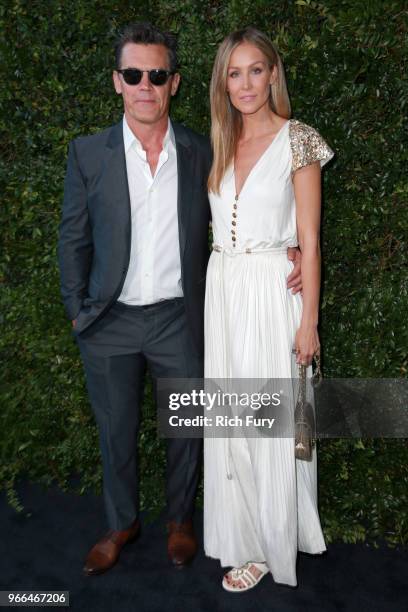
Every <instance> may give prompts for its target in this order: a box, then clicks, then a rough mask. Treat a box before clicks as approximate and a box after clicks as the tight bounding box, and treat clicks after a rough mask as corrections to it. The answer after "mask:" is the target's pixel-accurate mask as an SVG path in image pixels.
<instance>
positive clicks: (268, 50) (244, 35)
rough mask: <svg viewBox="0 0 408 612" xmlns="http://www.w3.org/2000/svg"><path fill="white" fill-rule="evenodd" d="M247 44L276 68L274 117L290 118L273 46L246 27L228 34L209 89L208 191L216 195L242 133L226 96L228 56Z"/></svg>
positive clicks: (272, 98) (272, 99)
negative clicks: (211, 157) (258, 50)
mask: <svg viewBox="0 0 408 612" xmlns="http://www.w3.org/2000/svg"><path fill="white" fill-rule="evenodd" d="M243 42H248V43H251V44H252V45H254V46H255V47H257V48H258V49H260V51H262V53H263V54H264V55H265V57H266V58H267V61H268V64H269V67H270V68H271V69H272V67H273V66H277V69H278V77H277V80H276V82H275V83H274V84H273V85H272V86H271V93H270V96H269V104H270V107H271V109H272V110H273V112H274V113H276V114H277V115H279V116H280V117H284V118H285V119H289V118H290V114H291V110H290V102H289V95H288V90H287V87H286V80H285V73H284V69H283V64H282V60H281V58H280V57H279V53H278V51H277V49H276V47H275V46H274V44H273V43H272V42H271V41H270V40H269V38H268V37H267V36H266V35H265V34H263V32H260V31H259V30H257V29H256V28H252V27H248V28H245V29H243V30H238V31H236V32H232V34H229V35H228V36H227V37H226V38H225V39H224V40H223V42H222V43H221V45H220V47H219V49H218V52H217V56H216V58H215V62H214V68H213V72H212V77H211V85H210V103H211V141H212V146H213V153H214V158H213V164H212V167H211V172H210V176H209V178H208V189H209V191H212V192H214V193H219V191H220V184H221V181H222V178H223V176H224V174H225V172H226V170H227V168H228V166H229V165H230V163H231V162H232V160H233V158H234V154H235V149H236V146H237V142H238V139H239V137H240V134H241V129H242V117H241V113H240V112H239V111H238V110H237V109H236V108H235V107H234V106H233V105H232V104H231V102H230V99H229V95H228V93H227V76H228V65H229V62H230V57H231V53H232V52H233V51H234V49H235V48H236V47H238V45H240V44H241V43H243Z"/></svg>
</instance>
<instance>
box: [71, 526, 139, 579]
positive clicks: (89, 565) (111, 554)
mask: <svg viewBox="0 0 408 612" xmlns="http://www.w3.org/2000/svg"><path fill="white" fill-rule="evenodd" d="M139 530H140V522H139V521H138V519H136V520H135V521H134V522H133V523H132V524H131V526H130V527H129V528H128V529H124V530H122V531H114V530H113V529H110V530H109V531H108V532H107V533H106V535H105V536H104V537H103V538H102V539H101V540H99V542H97V543H96V544H95V546H94V547H93V548H91V550H90V551H89V553H88V556H87V558H86V561H85V565H84V567H83V573H84V574H85V575H86V576H96V575H97V574H103V572H106V571H107V570H108V569H110V568H111V567H113V566H114V565H115V563H116V561H117V560H118V559H119V554H120V551H121V550H122V548H123V546H124V545H125V544H127V542H131V541H132V540H134V539H135V538H136V537H137V536H138V534H139Z"/></svg>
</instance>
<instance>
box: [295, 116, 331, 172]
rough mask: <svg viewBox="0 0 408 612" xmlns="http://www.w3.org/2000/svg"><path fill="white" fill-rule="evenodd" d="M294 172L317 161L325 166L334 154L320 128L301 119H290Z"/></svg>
mask: <svg viewBox="0 0 408 612" xmlns="http://www.w3.org/2000/svg"><path fill="white" fill-rule="evenodd" d="M289 140H290V146H291V150H292V172H296V170H298V169H299V168H302V167H303V166H307V165H309V164H312V163H314V162H316V161H320V165H321V166H324V164H326V163H327V162H328V161H329V160H330V159H331V158H332V157H333V155H334V152H333V151H332V149H331V148H330V147H329V145H328V144H327V142H326V141H325V140H324V138H323V137H322V136H321V134H320V133H319V132H318V130H317V129H316V128H314V127H312V126H311V125H308V124H307V123H304V122H303V121H299V119H290V120H289Z"/></svg>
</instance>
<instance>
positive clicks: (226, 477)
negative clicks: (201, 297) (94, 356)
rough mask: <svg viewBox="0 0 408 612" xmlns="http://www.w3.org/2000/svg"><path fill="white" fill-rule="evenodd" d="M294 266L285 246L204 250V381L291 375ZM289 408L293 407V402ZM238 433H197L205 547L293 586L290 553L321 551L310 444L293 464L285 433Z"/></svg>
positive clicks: (297, 317) (297, 302) (295, 323)
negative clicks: (262, 567) (200, 436)
mask: <svg viewBox="0 0 408 612" xmlns="http://www.w3.org/2000/svg"><path fill="white" fill-rule="evenodd" d="M292 269H293V264H292V263H291V262H290V261H289V260H288V259H287V255H286V251H284V250H282V251H281V252H277V253H252V254H249V255H248V254H236V255H234V256H230V255H228V254H226V253H217V252H213V253H212V255H211V257H210V261H209V266H208V272H207V284H206V300H205V376H206V378H208V379H227V378H233V379H234V378H235V379H238V378H243V379H269V378H276V379H287V380H289V379H291V378H292V377H293V375H294V370H295V371H296V366H294V360H295V358H294V356H293V355H292V348H293V347H294V340H295V334H296V330H297V329H298V327H299V325H300V321H301V314H302V298H301V296H300V295H299V294H296V295H293V294H292V292H291V291H290V290H288V289H287V287H286V279H287V276H288V275H289V274H290V272H291V271H292ZM308 374H309V375H310V374H311V368H310V371H309V373H308ZM287 409H288V410H291V411H292V413H293V412H294V401H293V405H288V406H287ZM238 435H240V436H242V437H232V438H230V439H227V438H220V437H213V436H211V435H209V436H206V437H205V439H204V549H205V553H206V554H207V556H209V557H213V558H216V559H219V560H220V563H221V565H222V566H223V567H227V566H233V567H240V566H242V565H244V564H245V563H246V562H248V561H258V562H261V561H264V562H266V563H267V564H268V566H269V569H270V571H271V573H272V576H273V579H274V581H275V582H277V583H283V584H287V585H291V586H296V584H297V579H296V557H297V551H298V550H300V551H303V552H307V553H311V554H317V553H321V552H323V551H324V550H326V546H325V542H324V537H323V533H322V529H321V525H320V520H319V514H318V507H317V463H316V450H315V449H313V459H312V461H310V462H306V461H299V460H296V459H295V451H294V439H293V437H280V438H272V437H262V436H259V437H245V433H241V434H238ZM226 458H227V460H228V465H226ZM228 473H229V474H228Z"/></svg>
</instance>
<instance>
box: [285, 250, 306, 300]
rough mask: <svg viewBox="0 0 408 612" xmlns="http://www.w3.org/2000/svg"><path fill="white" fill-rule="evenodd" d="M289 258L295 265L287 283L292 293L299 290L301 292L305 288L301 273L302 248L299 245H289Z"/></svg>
mask: <svg viewBox="0 0 408 612" xmlns="http://www.w3.org/2000/svg"><path fill="white" fill-rule="evenodd" d="M288 259H290V261H293V263H294V265H295V267H294V268H293V270H292V272H291V273H290V274H289V276H288V278H287V282H286V284H287V287H288V289H292V293H299V291H300V292H301V291H302V289H303V286H302V274H301V261H302V254H301V252H300V250H299V249H298V248H297V247H289V248H288Z"/></svg>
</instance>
